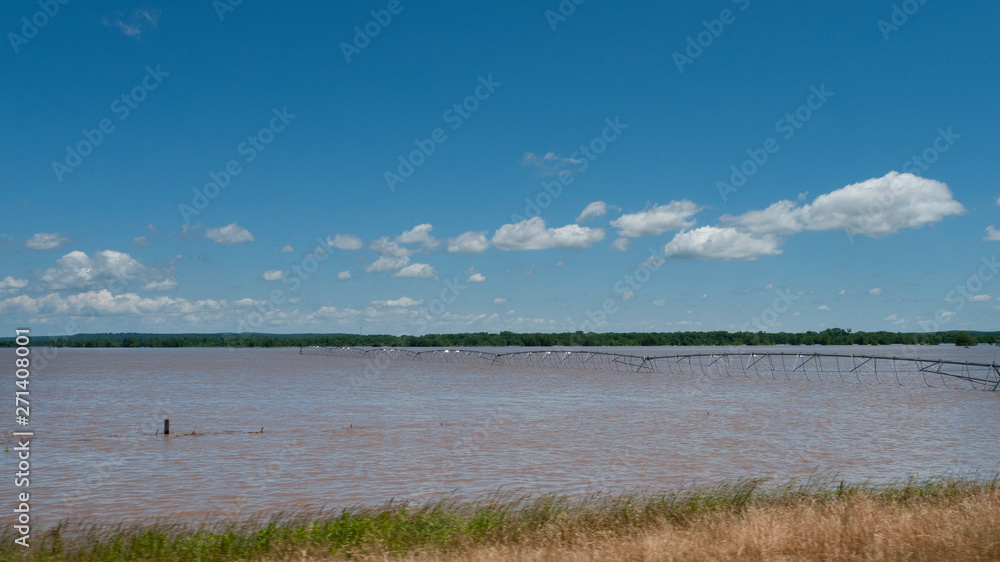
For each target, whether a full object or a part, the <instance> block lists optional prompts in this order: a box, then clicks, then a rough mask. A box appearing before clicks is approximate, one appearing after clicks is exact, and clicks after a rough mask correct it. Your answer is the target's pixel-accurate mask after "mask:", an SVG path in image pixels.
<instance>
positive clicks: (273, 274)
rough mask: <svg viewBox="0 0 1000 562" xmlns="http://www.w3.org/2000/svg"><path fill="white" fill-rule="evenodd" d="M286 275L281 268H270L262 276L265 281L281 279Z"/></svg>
mask: <svg viewBox="0 0 1000 562" xmlns="http://www.w3.org/2000/svg"><path fill="white" fill-rule="evenodd" d="M284 276H285V272H284V271H281V270H280V269H269V270H267V271H265V272H264V275H263V276H262V277H263V278H264V281H280V280H281V278H282V277H284Z"/></svg>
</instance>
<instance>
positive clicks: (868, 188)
mask: <svg viewBox="0 0 1000 562" xmlns="http://www.w3.org/2000/svg"><path fill="white" fill-rule="evenodd" d="M964 213H965V207H963V206H962V204H961V203H959V202H958V201H955V200H954V199H953V198H952V194H951V190H950V189H949V188H948V186H947V185H945V184H944V183H941V182H939V181H935V180H931V179H926V178H921V177H917V176H915V175H913V174H900V173H898V172H889V173H888V174H886V175H885V176H883V177H881V178H871V179H868V180H865V181H863V182H860V183H855V184H851V185H848V186H846V187H842V188H840V189H837V190H835V191H831V192H830V193H825V194H823V195H820V196H819V197H817V198H816V199H815V200H814V201H813V202H812V203H809V204H806V205H802V206H799V205H798V204H797V203H794V202H792V201H787V200H786V201H779V202H777V203H774V204H773V205H771V206H770V207H768V208H767V209H764V210H762V211H748V212H746V213H743V214H742V215H738V216H730V215H723V216H722V217H720V220H721V221H722V222H723V223H726V224H729V225H731V226H735V227H738V228H740V229H741V230H744V231H746V232H749V233H751V234H794V233H797V232H801V231H803V230H817V231H818V230H845V231H847V232H850V233H851V234H864V235H865V236H868V237H870V238H881V237H883V236H887V235H889V234H894V233H896V232H899V231H900V230H901V229H904V228H921V227H923V226H925V225H928V224H932V223H935V222H939V221H941V220H942V219H944V218H945V217H947V216H950V215H961V214H964Z"/></svg>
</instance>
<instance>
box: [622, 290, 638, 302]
mask: <svg viewBox="0 0 1000 562" xmlns="http://www.w3.org/2000/svg"><path fill="white" fill-rule="evenodd" d="M634 298H635V293H633V292H632V291H625V292H624V293H622V300H624V301H630V300H632V299H634Z"/></svg>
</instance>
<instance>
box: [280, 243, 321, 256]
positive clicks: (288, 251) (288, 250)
mask: <svg viewBox="0 0 1000 562" xmlns="http://www.w3.org/2000/svg"><path fill="white" fill-rule="evenodd" d="M327 244H329V242H327ZM294 252H295V248H293V247H292V245H291V244H285V247H284V248H282V249H281V253H282V254H291V253H294Z"/></svg>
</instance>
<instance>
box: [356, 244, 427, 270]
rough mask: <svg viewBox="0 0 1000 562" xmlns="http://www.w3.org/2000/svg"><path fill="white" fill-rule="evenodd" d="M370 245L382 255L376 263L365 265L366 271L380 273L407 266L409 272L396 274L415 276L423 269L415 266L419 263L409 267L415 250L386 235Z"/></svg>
mask: <svg viewBox="0 0 1000 562" xmlns="http://www.w3.org/2000/svg"><path fill="white" fill-rule="evenodd" d="M369 247H370V248H371V249H372V250H374V251H375V252H377V253H378V254H379V256H380V257H379V258H378V259H377V260H375V262H374V263H372V264H370V265H367V266H365V271H367V272H369V273H378V272H381V271H389V270H403V269H404V268H405V269H407V270H408V271H407V273H405V274H402V275H396V276H397V277H413V276H414V275H413V274H414V273H415V272H417V271H419V270H420V269H421V268H420V267H415V266H418V265H419V264H414V266H410V267H407V266H408V265H409V264H410V258H409V256H410V254H413V253H414V251H415V250H411V249H409V248H406V247H403V246H400V245H399V244H398V243H396V242H393V241H392V240H389V238H388V237H386V236H383V237H381V238H379V239H377V240H373V241H372V243H371V244H370V246H369ZM427 267H430V266H427Z"/></svg>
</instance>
